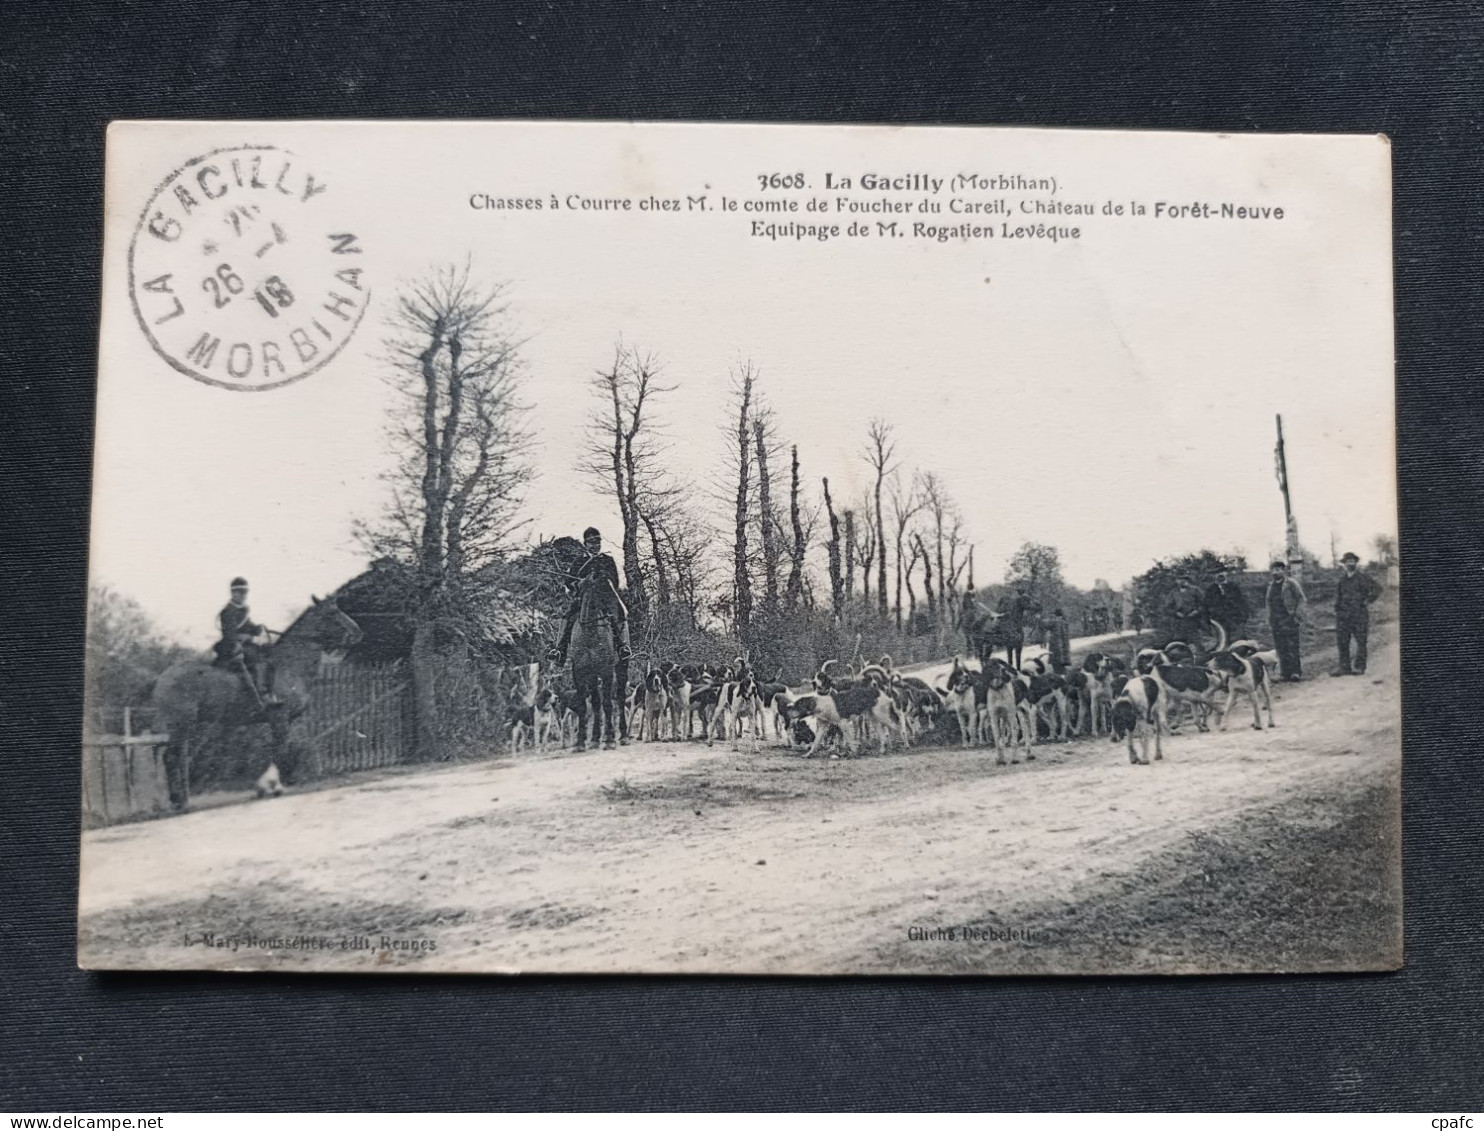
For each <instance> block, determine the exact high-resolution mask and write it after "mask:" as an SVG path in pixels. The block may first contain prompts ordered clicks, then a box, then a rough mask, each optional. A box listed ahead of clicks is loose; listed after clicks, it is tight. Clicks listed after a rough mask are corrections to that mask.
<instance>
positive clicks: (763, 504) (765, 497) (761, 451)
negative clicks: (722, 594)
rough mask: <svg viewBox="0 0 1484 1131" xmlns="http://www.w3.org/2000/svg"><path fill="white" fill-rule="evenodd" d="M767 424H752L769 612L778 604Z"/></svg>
mask: <svg viewBox="0 0 1484 1131" xmlns="http://www.w3.org/2000/svg"><path fill="white" fill-rule="evenodd" d="M766 431H767V428H766V422H765V421H764V419H763V418H762V417H756V418H754V419H753V421H752V438H753V443H754V446H755V447H756V448H757V509H758V519H759V524H760V525H761V527H762V536H763V600H764V601H765V602H766V603H767V607H768V608H769V609H773V608H776V607H777V605H778V534H777V531H775V530H774V529H773V485H772V483H770V482H769V480H768V445H767V443H766V440H767V436H766Z"/></svg>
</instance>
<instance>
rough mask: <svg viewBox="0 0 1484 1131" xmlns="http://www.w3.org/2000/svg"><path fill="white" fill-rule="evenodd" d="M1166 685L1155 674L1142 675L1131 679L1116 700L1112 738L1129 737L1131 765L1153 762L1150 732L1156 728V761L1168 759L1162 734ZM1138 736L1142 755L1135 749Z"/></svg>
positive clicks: (1109, 729)
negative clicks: (1161, 744) (1162, 746)
mask: <svg viewBox="0 0 1484 1131" xmlns="http://www.w3.org/2000/svg"><path fill="white" fill-rule="evenodd" d="M1164 706H1165V689H1164V685H1163V684H1161V683H1160V682H1159V680H1157V679H1156V678H1154V677H1153V676H1148V675H1140V676H1134V677H1133V678H1131V679H1130V680H1129V681H1128V683H1127V684H1126V685H1125V686H1124V688H1123V692H1122V694H1120V695H1119V696H1118V698H1117V699H1116V700H1115V701H1114V703H1113V718H1112V719H1111V721H1110V725H1109V728H1108V731H1109V741H1110V742H1115V743H1116V742H1117V741H1118V740H1119V739H1120V738H1124V739H1127V740H1128V760H1129V764H1130V765H1134V766H1140V765H1143V766H1147V765H1149V732H1150V731H1151V730H1153V731H1154V760H1155V761H1156V762H1160V761H1163V760H1164V751H1163V750H1162V749H1161V748H1160V741H1159V736H1160V732H1161V731H1162V730H1163V729H1164V720H1165V711H1164ZM1135 738H1138V740H1139V745H1140V747H1141V748H1142V751H1143V755H1142V757H1141V756H1140V755H1139V754H1138V753H1136V752H1135V750H1134V739H1135Z"/></svg>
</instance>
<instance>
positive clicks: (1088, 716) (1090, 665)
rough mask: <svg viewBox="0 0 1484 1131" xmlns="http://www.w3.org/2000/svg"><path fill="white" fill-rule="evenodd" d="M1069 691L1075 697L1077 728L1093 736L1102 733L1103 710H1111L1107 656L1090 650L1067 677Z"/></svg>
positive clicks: (1111, 697) (1111, 699)
mask: <svg viewBox="0 0 1484 1131" xmlns="http://www.w3.org/2000/svg"><path fill="white" fill-rule="evenodd" d="M1067 683H1068V686H1069V688H1070V689H1071V691H1072V693H1074V694H1075V695H1076V696H1077V716H1078V718H1077V729H1078V730H1079V731H1080V732H1081V733H1083V734H1087V735H1091V736H1093V737H1094V738H1096V737H1097V736H1098V735H1101V734H1102V733H1103V717H1104V713H1105V711H1111V709H1112V704H1113V696H1112V695H1111V694H1110V692H1109V687H1108V657H1107V656H1105V655H1104V654H1103V653H1101V652H1089V653H1088V654H1087V655H1086V656H1084V657H1083V658H1082V663H1081V665H1080V666H1079V667H1078V669H1077V670H1076V671H1075V672H1073V673H1072V674H1071V675H1070V676H1068V677H1067Z"/></svg>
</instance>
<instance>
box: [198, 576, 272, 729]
mask: <svg viewBox="0 0 1484 1131" xmlns="http://www.w3.org/2000/svg"><path fill="white" fill-rule="evenodd" d="M216 623H217V627H218V628H219V629H220V630H221V639H220V640H218V641H217V642H216V643H215V644H214V645H213V646H212V650H213V651H214V652H216V662H217V664H218V665H220V666H221V667H224V668H226V669H227V670H228V671H234V672H236V673H237V674H238V675H240V676H241V677H242V682H244V683H245V684H247V689H248V691H250V692H251V693H252V697H253V702H254V703H256V704H257V705H258V709H259V710H262V709H263V708H264V707H266V706H267V705H268V704H269V703H272V702H274V701H275V700H274V698H273V688H272V683H271V680H270V682H268V683H264V678H265V675H266V674H267V667H268V664H267V657H266V656H265V655H264V646H263V644H262V643H260V638H262V637H263V636H265V635H266V633H267V631H268V630H267V629H265V628H264V627H263V626H262V625H260V624H254V623H253V619H252V613H251V611H250V610H249V609H248V607H247V578H245V577H234V578H232V599H231V600H229V601H228V602H227V603H226V604H225V605H223V606H222V611H221V612H219V613H217V614H216Z"/></svg>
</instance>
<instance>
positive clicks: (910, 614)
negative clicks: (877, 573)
mask: <svg viewBox="0 0 1484 1131" xmlns="http://www.w3.org/2000/svg"><path fill="white" fill-rule="evenodd" d="M901 564H902V563H901V561H900V559H899V560H898V562H897V568H898V569H899V570H900V569H901ZM916 564H917V551H916V550H913V551H912V560H911V561H909V562H908V563H907V570H906V573H905V575H904V576H905V578H906V582H907V631H908V632H909V633H910V632H911V631H912V624H913V622H914V621H915V620H916V619H917V594H916V593H915V592H914V591H913V589H912V567H913V566H915V565H916ZM901 626H902V601H901V598H900V597H899V598H897V627H898V628H900V627H901Z"/></svg>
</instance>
